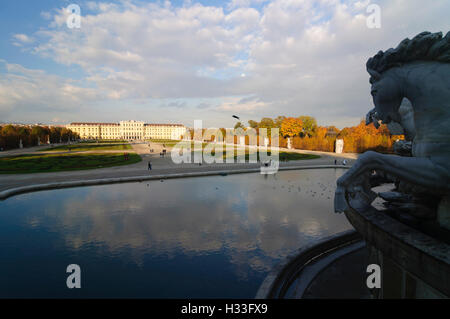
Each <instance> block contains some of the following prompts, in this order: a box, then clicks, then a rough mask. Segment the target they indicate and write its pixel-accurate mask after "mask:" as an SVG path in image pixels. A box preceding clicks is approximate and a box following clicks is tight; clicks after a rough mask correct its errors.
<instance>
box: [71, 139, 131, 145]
mask: <svg viewBox="0 0 450 319" xmlns="http://www.w3.org/2000/svg"><path fill="white" fill-rule="evenodd" d="M78 143H83V144H86V143H87V144H93V143H102V144H105V143H106V144H113V143H127V141H125V140H98V141H93V140H87V141H79V142H78Z"/></svg>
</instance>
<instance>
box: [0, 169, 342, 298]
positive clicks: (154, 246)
mask: <svg viewBox="0 0 450 319" xmlns="http://www.w3.org/2000/svg"><path fill="white" fill-rule="evenodd" d="M343 172H344V170H342V169H315V170H298V171H283V172H279V173H277V174H276V175H271V176H263V175H261V174H257V173H254V174H239V175H230V176H211V177H198V178H185V179H172V180H164V181H163V182H161V181H151V182H141V183H127V184H112V185H102V186H92V187H79V188H70V189H60V190H50V191H41V192H35V193H29V194H23V195H19V196H16V197H13V198H9V199H7V200H5V201H3V202H0V297H43V298H45V297H87V298H90V297H142V298H197V297H204V298H216V297H223V298H228V297H229V298H253V297H254V296H255V294H256V291H257V289H258V287H259V285H260V284H261V283H262V281H263V280H264V278H265V276H266V275H267V273H268V272H269V271H270V270H271V268H272V267H273V266H274V265H275V264H276V263H277V262H279V261H280V260H281V259H282V258H283V257H285V256H286V255H288V254H290V253H292V252H294V251H295V250H297V249H299V248H300V247H302V246H303V245H305V244H308V243H310V242H311V241H313V240H316V239H318V238H321V237H324V236H327V235H330V234H333V233H336V232H340V231H343V230H347V229H349V228H350V227H351V226H350V225H349V223H348V222H347V220H346V219H345V216H344V215H336V214H334V213H333V209H332V199H333V195H334V190H335V186H334V185H335V181H336V179H337V178H338V177H339V176H341V175H342V174H343ZM69 264H78V265H80V267H81V272H82V276H81V278H82V280H81V282H82V288H81V289H68V288H67V286H66V278H67V276H68V275H69V274H67V273H66V267H67V266H68V265H69Z"/></svg>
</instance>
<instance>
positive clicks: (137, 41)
mask: <svg viewBox="0 0 450 319" xmlns="http://www.w3.org/2000/svg"><path fill="white" fill-rule="evenodd" d="M70 4H77V5H78V6H79V7H80V9H81V15H80V22H81V23H80V28H69V27H68V24H67V20H68V19H69V15H70V14H71V12H69V11H67V7H68V6H69V5H70ZM371 4H376V5H378V6H379V8H380V20H379V21H380V28H369V27H368V25H367V19H368V18H369V17H370V16H371V14H372V13H373V11H367V8H368V6H369V5H371ZM449 12H450V1H448V0H430V1H423V0H379V1H370V0H361V1H349V0H273V1H266V0H229V1H218V0H215V1H207V0H203V1H194V0H192V1H187V0H178V1H142V0H136V1H134V0H126V1H125V0H124V1H112V0H105V1H84V0H79V1H73V0H70V1H66V0H40V1H34V0H28V1H25V0H2V1H0V122H22V123H46V124H67V123H70V122H81V121H85V122H118V121H120V120H127V119H134V120H141V121H145V122H147V123H182V124H185V125H186V126H189V127H192V126H193V123H194V120H202V121H203V125H204V127H232V126H234V124H235V123H236V120H235V119H234V118H232V115H238V116H239V117H240V118H241V120H242V122H247V121H248V120H250V119H252V120H260V119H261V118H262V117H276V116H278V115H284V116H293V117H296V116H300V115H309V116H314V117H315V118H316V119H317V121H318V123H319V125H324V126H327V125H335V126H337V127H339V128H343V127H345V126H353V125H356V124H358V123H359V121H360V120H361V119H362V118H363V117H364V116H365V114H366V113H367V111H368V110H370V109H371V108H372V107H373V106H372V101H371V97H370V85H369V81H368V80H369V76H368V74H367V72H366V69H365V63H366V61H367V59H368V58H369V57H371V56H373V55H374V54H376V53H377V52H378V51H379V50H387V49H389V48H391V47H396V46H397V44H398V43H399V42H400V41H401V40H403V39H404V38H412V37H414V36H415V35H416V34H418V33H420V32H422V31H430V32H438V31H441V32H443V33H444V35H445V34H446V33H447V32H448V31H450V19H449ZM70 21H73V20H70Z"/></svg>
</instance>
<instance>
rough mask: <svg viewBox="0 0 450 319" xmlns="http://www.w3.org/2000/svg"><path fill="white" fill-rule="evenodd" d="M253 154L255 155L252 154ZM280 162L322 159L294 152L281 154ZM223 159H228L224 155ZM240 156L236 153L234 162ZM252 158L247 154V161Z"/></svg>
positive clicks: (257, 154)
mask: <svg viewBox="0 0 450 319" xmlns="http://www.w3.org/2000/svg"><path fill="white" fill-rule="evenodd" d="M252 154H253V153H252ZM267 155H268V156H270V155H271V153H270V152H267ZM278 156H279V160H280V162H287V161H300V160H309V159H316V158H320V156H319V155H313V154H301V153H293V152H280V153H279V155H278ZM256 157H257V160H259V153H256ZM223 158H224V159H226V158H227V156H226V154H224V155H223ZM237 158H238V156H237V153H236V151H235V153H234V160H237ZM249 158H250V155H249V153H248V152H246V153H245V161H246V162H248V161H249Z"/></svg>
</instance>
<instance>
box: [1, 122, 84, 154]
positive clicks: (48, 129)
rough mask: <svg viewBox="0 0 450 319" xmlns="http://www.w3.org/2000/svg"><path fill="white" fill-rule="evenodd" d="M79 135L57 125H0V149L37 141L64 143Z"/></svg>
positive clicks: (32, 143)
mask: <svg viewBox="0 0 450 319" xmlns="http://www.w3.org/2000/svg"><path fill="white" fill-rule="evenodd" d="M79 138H80V136H79V135H78V134H77V133H75V132H73V131H71V130H69V129H67V128H65V127H58V126H41V125H32V126H31V125H12V124H7V125H0V149H3V150H8V149H14V148H19V147H20V141H21V140H22V145H23V147H30V146H36V145H38V144H39V143H41V144H44V143H47V142H48V141H50V143H64V142H68V141H70V140H75V139H79Z"/></svg>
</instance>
